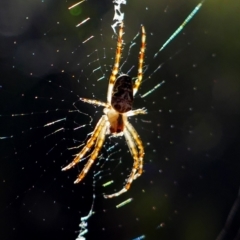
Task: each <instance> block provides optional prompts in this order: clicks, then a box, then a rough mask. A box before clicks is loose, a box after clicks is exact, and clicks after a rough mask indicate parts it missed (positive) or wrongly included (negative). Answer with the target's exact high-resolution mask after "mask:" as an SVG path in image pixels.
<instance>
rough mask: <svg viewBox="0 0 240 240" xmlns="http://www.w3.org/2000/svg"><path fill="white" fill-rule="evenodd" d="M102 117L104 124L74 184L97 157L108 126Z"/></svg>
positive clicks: (80, 179)
mask: <svg viewBox="0 0 240 240" xmlns="http://www.w3.org/2000/svg"><path fill="white" fill-rule="evenodd" d="M103 117H104V122H103V124H104V125H103V127H102V128H101V130H100V132H99V135H98V137H97V141H96V144H95V148H94V150H93V152H92V153H91V155H90V158H89V160H88V161H87V163H86V164H85V166H84V168H83V170H82V171H81V173H80V174H79V175H78V177H77V179H76V180H75V182H74V183H75V184H76V183H79V182H81V181H82V179H83V178H84V177H85V176H86V174H87V173H88V171H89V169H90V168H91V166H92V164H93V163H94V161H95V160H96V158H97V157H98V154H99V151H100V150H101V148H102V146H103V143H104V140H105V136H106V132H107V128H108V127H109V125H108V122H107V119H106V116H103Z"/></svg>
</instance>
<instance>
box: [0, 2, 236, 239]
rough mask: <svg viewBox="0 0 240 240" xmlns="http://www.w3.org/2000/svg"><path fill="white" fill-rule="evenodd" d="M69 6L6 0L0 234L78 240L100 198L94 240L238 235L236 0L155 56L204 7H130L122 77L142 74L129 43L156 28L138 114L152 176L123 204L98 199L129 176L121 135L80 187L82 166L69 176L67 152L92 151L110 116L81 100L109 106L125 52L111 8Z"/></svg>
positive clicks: (205, 15) (217, 5) (210, 7)
mask: <svg viewBox="0 0 240 240" xmlns="http://www.w3.org/2000/svg"><path fill="white" fill-rule="evenodd" d="M74 3H76V2H74V1H68V2H66V1H61V0H58V1H56V0H51V1H44V0H42V1H41V0H31V1H30V0H25V1H20V0H19V1H11V0H8V1H7V0H4V1H1V3H0V68H1V78H0V138H1V139H0V144H1V145H0V146H1V151H0V152H1V155H0V156H1V158H0V159H1V161H0V164H1V165H0V177H1V179H0V180H1V181H0V182H1V183H0V184H1V187H0V194H1V200H0V226H1V227H0V239H4V240H10V239H11V240H12V239H14V240H15V239H33V238H34V239H44V238H45V239H52V238H54V239H76V237H77V235H78V231H79V230H80V227H79V226H78V225H79V223H80V218H81V217H83V216H86V215H87V214H88V213H89V211H90V209H91V206H92V202H93V194H95V195H96V198H95V201H94V205H93V211H94V214H93V215H92V216H91V218H90V219H89V220H88V226H87V229H88V231H89V232H88V233H87V234H86V235H85V237H86V239H119V240H120V239H121V240H125V239H126V240H128V239H143V238H146V239H153V240H155V239H164V240H165V239H167V240H168V239H174V240H175V239H176V240H192V239H195V240H198V239H199V240H200V239H201V240H202V239H204V240H208V239H209V240H211V239H218V240H223V239H224V240H225V239H235V240H236V239H240V238H239V233H238V232H239V206H238V204H237V203H236V204H235V208H234V209H233V211H232V212H231V215H230V218H228V217H229V214H230V211H231V208H232V206H233V204H234V202H235V201H236V200H239V199H238V189H239V185H240V178H239V170H240V163H239V156H240V148H239V139H238V135H239V130H240V127H239V120H240V119H239V113H240V95H239V90H240V81H239V63H240V59H239V50H240V41H239V38H240V36H239V34H240V33H239V29H240V21H239V8H240V6H239V3H238V2H237V1H223V0H220V1H215V0H206V1H205V2H204V3H203V6H202V8H201V9H200V10H199V12H198V13H197V14H196V15H195V16H194V18H193V19H192V20H191V22H189V23H188V24H187V25H186V27H185V28H184V30H183V31H182V32H181V33H180V34H179V35H178V36H177V37H176V38H175V39H174V40H173V41H172V42H171V43H170V44H169V45H168V46H167V47H166V48H165V49H164V50H163V51H161V52H160V53H159V54H158V56H157V57H156V58H154V54H155V53H156V52H157V51H158V50H159V49H160V47H161V46H162V44H163V43H164V42H165V41H166V40H167V39H168V38H169V37H170V35H171V34H172V33H173V32H174V31H175V30H176V29H177V27H178V26H180V25H181V23H182V22H183V20H184V19H185V18H186V17H187V16H188V15H189V14H190V12H191V11H192V10H193V9H194V8H195V7H196V6H197V4H198V3H199V2H198V1H195V0H191V1H190V0H181V1H177V2H176V1H153V0H150V1H137V0H131V1H130V0H129V1H128V2H127V4H126V5H122V11H123V12H124V13H125V18H124V22H125V28H124V32H125V34H124V43H125V45H124V51H123V58H122V62H124V65H123V66H122V68H121V70H120V71H121V72H125V73H126V72H128V71H129V69H132V70H131V71H130V74H131V76H133V77H134V76H136V75H137V63H138V53H139V49H140V36H138V37H137V38H136V39H134V37H135V36H136V34H137V33H140V26H141V24H143V25H144V26H145V28H146V32H147V48H146V56H145V67H144V70H145V73H144V81H143V84H142V86H141V88H140V90H139V94H138V95H137V96H136V99H135V103H134V107H135V108H140V107H145V108H147V109H148V115H146V116H136V117H134V118H131V119H130V121H131V123H132V124H133V125H134V127H135V128H136V130H137V131H138V133H139V135H140V137H141V138H142V140H143V143H144V146H145V159H144V174H143V175H142V176H141V177H140V178H139V179H137V180H136V181H134V183H133V185H132V187H131V189H130V190H129V191H128V192H127V193H125V194H123V195H121V196H119V197H118V198H114V199H104V198H103V196H102V195H103V193H112V192H114V191H115V190H118V189H121V187H122V186H123V183H124V181H125V179H126V178H127V176H128V174H129V171H130V170H131V167H132V157H131V155H130V153H129V152H128V149H127V146H126V144H125V140H124V139H123V138H119V139H114V138H108V139H107V140H106V143H105V145H104V147H103V149H102V152H101V155H100V156H99V159H98V160H97V162H99V164H98V165H96V166H94V167H93V169H92V170H91V171H90V172H89V173H88V175H87V176H86V178H85V179H84V181H83V182H82V183H80V184H79V185H74V184H73V181H74V180H75V178H76V176H77V174H78V172H79V171H80V170H81V169H82V167H83V165H84V163H80V164H79V166H77V167H76V168H75V169H73V170H69V171H68V172H61V168H62V167H63V166H65V165H66V164H67V163H68V162H70V161H72V158H73V155H74V154H76V153H77V152H78V151H79V149H69V148H73V147H75V146H78V145H81V144H84V142H85V141H86V139H87V137H88V135H87V134H89V133H90V132H91V131H92V130H93V128H94V127H95V124H96V122H97V121H98V119H99V118H100V116H101V115H102V108H101V107H94V106H91V105H88V104H85V103H81V102H79V97H86V98H95V99H98V100H101V101H105V99H106V91H107V84H108V77H109V75H110V72H111V67H112V64H113V61H114V54H115V48H116V36H115V35H114V32H113V30H112V28H111V25H112V24H113V20H112V18H113V15H114V5H113V3H112V1H107V0H104V1H97V0H89V1H86V2H83V3H82V4H80V5H79V6H78V7H76V8H74V9H72V10H68V7H70V6H71V5H73V4H74ZM88 17H89V18H90V20H89V21H88V22H86V23H85V24H83V25H82V26H80V27H78V28H76V27H75V26H76V25H77V24H78V23H79V22H81V21H83V20H84V19H86V18H88ZM91 36H93V37H92V38H91V39H90V40H89V41H87V42H85V43H84V41H85V40H86V39H88V38H89V37H91ZM133 42H134V43H136V44H135V45H132V44H133ZM159 66H161V67H159ZM158 67H159V68H158ZM156 69H158V70H157V71H155V70H156ZM100 79H101V80H100ZM163 80H164V81H165V83H164V84H163V85H162V86H161V87H160V88H158V89H157V90H156V91H154V92H153V93H151V94H150V95H149V96H147V97H145V98H141V95H143V94H144V93H146V92H147V91H149V90H151V89H152V88H153V87H154V86H156V85H157V84H158V83H160V82H162V81H163ZM99 171H100V172H99ZM97 173H99V174H98V175H96V176H95V175H94V174H97ZM94 176H95V177H94ZM110 180H114V183H113V184H111V185H110V186H108V187H105V188H104V187H102V184H104V183H106V182H108V181H110ZM129 198H133V201H132V202H130V203H129V204H127V205H125V206H123V207H121V208H116V205H117V204H119V203H121V202H123V201H125V200H126V199H129ZM226 223H227V225H226ZM222 230H224V232H223V231H222ZM143 236H144V237H143ZM138 237H139V238H138Z"/></svg>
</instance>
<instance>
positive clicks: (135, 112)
mask: <svg viewBox="0 0 240 240" xmlns="http://www.w3.org/2000/svg"><path fill="white" fill-rule="evenodd" d="M138 114H147V109H146V108H139V109H136V110H131V111H128V112H127V113H126V115H127V117H132V116H134V115H138Z"/></svg>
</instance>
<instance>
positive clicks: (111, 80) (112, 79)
mask: <svg viewBox="0 0 240 240" xmlns="http://www.w3.org/2000/svg"><path fill="white" fill-rule="evenodd" d="M122 36H123V22H122V23H121V25H120V29H119V33H118V41H117V50H116V56H115V62H114V66H113V69H112V74H111V76H110V78H109V83H108V92H107V102H108V104H110V103H111V98H112V90H113V86H114V83H115V81H116V75H117V74H118V68H119V62H120V58H121V53H122V42H123V41H122Z"/></svg>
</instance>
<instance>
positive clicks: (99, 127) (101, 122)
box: [62, 115, 106, 171]
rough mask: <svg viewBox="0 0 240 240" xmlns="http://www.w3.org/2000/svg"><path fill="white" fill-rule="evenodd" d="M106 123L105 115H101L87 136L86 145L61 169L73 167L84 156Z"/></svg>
mask: <svg viewBox="0 0 240 240" xmlns="http://www.w3.org/2000/svg"><path fill="white" fill-rule="evenodd" d="M105 124H106V116H105V115H103V116H102V117H101V118H100V120H99V121H98V123H97V126H96V127H95V129H94V131H93V133H92V136H91V137H90V138H89V140H88V141H87V144H86V146H85V147H84V148H83V149H82V150H81V152H80V153H78V154H77V156H76V157H75V158H74V159H73V161H72V162H71V163H70V164H68V165H67V166H66V167H64V168H62V171H66V170H68V169H70V168H72V167H74V166H75V165H76V164H77V163H78V162H79V161H80V160H81V158H83V157H84V156H85V154H86V153H87V152H88V151H89V150H90V149H91V147H92V146H93V144H94V142H95V141H96V139H97V137H98V135H99V133H100V132H101V130H102V128H103V127H104V125H105Z"/></svg>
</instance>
